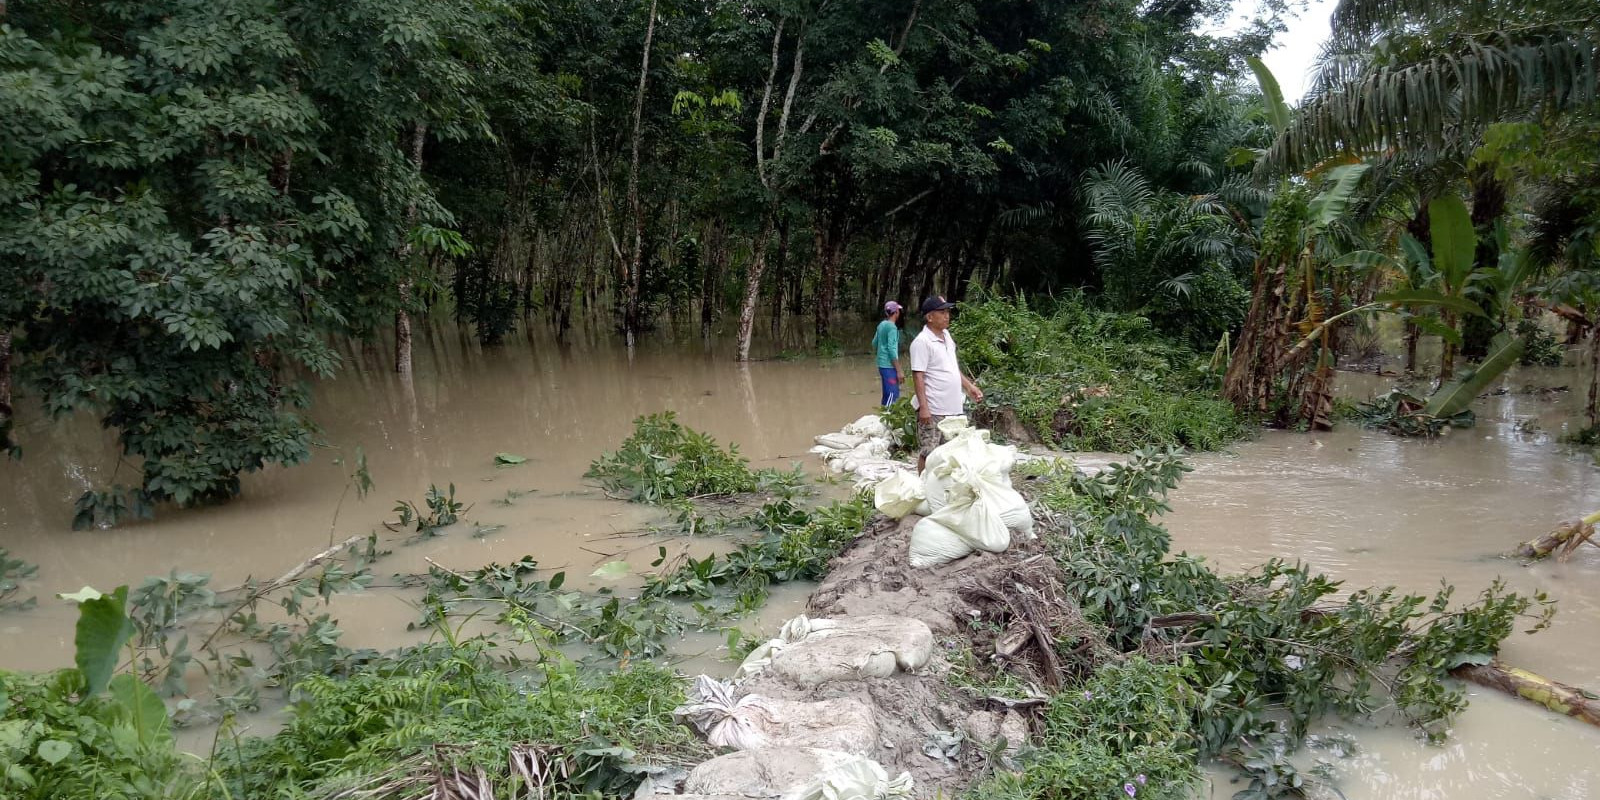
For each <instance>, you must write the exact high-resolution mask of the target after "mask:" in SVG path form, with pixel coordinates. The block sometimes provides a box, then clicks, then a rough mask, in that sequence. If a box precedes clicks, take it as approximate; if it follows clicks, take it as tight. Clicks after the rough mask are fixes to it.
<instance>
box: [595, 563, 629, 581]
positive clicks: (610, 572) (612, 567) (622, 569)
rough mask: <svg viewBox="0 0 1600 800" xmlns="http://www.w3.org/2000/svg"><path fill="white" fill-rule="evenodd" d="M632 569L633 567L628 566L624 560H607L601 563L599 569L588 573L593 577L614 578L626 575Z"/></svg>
mask: <svg viewBox="0 0 1600 800" xmlns="http://www.w3.org/2000/svg"><path fill="white" fill-rule="evenodd" d="M632 570H633V568H632V567H629V566H628V562H626V561H608V562H606V563H605V564H601V565H600V568H599V569H597V570H595V571H594V572H591V573H589V575H590V576H591V577H595V578H604V579H606V580H615V579H617V578H621V577H623V576H625V575H627V574H628V573H629V572H631V571H632Z"/></svg>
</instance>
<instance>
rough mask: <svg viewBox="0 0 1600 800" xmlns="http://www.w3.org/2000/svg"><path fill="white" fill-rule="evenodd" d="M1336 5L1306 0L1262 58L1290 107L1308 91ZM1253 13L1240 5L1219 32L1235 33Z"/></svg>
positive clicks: (1334, 0)
mask: <svg viewBox="0 0 1600 800" xmlns="http://www.w3.org/2000/svg"><path fill="white" fill-rule="evenodd" d="M1338 4H1339V3H1338V0H1308V2H1307V3H1306V8H1305V10H1304V11H1302V12H1300V14H1299V15H1298V16H1295V17H1291V18H1289V19H1288V20H1286V21H1285V27H1287V28H1288V30H1286V31H1284V32H1283V33H1281V34H1278V37H1277V39H1276V40H1275V41H1274V42H1273V44H1272V48H1271V49H1269V50H1268V51H1267V53H1266V55H1264V56H1262V58H1261V60H1262V62H1264V63H1265V64H1266V65H1267V69H1270V70H1272V74H1273V76H1274V77H1276V78H1277V79H1278V87H1279V88H1281V89H1283V99H1284V100H1285V101H1287V102H1288V103H1289V105H1291V106H1297V105H1299V104H1300V99H1301V98H1303V97H1305V94H1306V90H1307V89H1309V88H1311V77H1312V75H1311V68H1312V65H1313V64H1314V63H1316V60H1317V53H1319V52H1321V51H1322V43H1323V42H1326V41H1327V40H1328V33H1329V23H1328V19H1329V17H1331V16H1333V9H1334V7H1335V6H1337V5H1338ZM1253 10H1254V6H1253V4H1250V3H1243V2H1241V3H1239V5H1238V7H1237V8H1236V9H1235V11H1234V13H1233V16H1232V17H1231V18H1230V19H1229V20H1228V21H1227V22H1226V23H1224V24H1223V25H1222V26H1221V28H1222V30H1224V31H1233V30H1237V29H1238V28H1240V27H1241V26H1243V25H1244V23H1245V22H1246V21H1247V20H1248V19H1249V17H1250V12H1251V11H1253Z"/></svg>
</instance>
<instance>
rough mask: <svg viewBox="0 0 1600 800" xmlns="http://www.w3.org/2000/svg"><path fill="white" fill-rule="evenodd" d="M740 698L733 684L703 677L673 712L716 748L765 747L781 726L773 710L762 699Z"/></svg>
mask: <svg viewBox="0 0 1600 800" xmlns="http://www.w3.org/2000/svg"><path fill="white" fill-rule="evenodd" d="M737 694H738V693H737V691H736V690H735V689H734V688H733V685H732V684H729V683H723V682H722V681H719V680H717V679H716V678H712V677H709V676H706V675H701V676H699V677H697V678H695V679H694V684H693V685H692V686H690V688H689V692H688V695H689V697H688V700H689V702H687V703H685V704H683V705H681V706H678V707H677V708H675V709H673V710H672V716H674V717H676V718H678V719H679V720H680V721H683V722H687V723H689V724H691V725H693V726H694V727H695V728H696V729H698V730H699V731H700V732H701V733H703V734H705V735H706V741H708V742H710V743H711V744H712V745H714V746H716V747H733V748H736V749H739V750H753V749H755V748H757V747H764V746H766V744H767V740H768V738H769V737H770V734H771V731H772V729H773V728H775V727H776V726H777V724H778V723H777V719H776V718H775V715H774V713H773V709H772V708H771V706H769V705H768V704H767V700H766V698H763V697H761V696H760V695H749V696H746V697H738V696H737Z"/></svg>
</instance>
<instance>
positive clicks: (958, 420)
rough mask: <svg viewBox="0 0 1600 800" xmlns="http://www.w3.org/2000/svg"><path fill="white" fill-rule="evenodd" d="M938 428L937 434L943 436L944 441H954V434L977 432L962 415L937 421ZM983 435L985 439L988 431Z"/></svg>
mask: <svg viewBox="0 0 1600 800" xmlns="http://www.w3.org/2000/svg"><path fill="white" fill-rule="evenodd" d="M938 427H939V433H941V434H943V435H944V438H945V439H954V438H955V437H956V434H958V433H961V432H962V431H965V430H977V429H976V428H973V427H972V425H971V423H968V422H967V418H966V416H964V415H957V416H954V417H945V418H944V419H941V420H939V423H938ZM984 435H985V437H987V436H988V431H985V432H984Z"/></svg>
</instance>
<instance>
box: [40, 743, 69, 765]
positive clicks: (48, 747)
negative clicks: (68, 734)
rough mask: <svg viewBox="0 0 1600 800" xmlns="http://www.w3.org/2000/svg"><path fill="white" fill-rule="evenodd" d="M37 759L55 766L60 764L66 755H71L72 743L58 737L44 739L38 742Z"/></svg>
mask: <svg viewBox="0 0 1600 800" xmlns="http://www.w3.org/2000/svg"><path fill="white" fill-rule="evenodd" d="M38 752H39V760H40V761H43V762H44V763H46V764H49V765H51V766H55V765H56V764H60V763H61V762H62V760H63V759H65V758H66V757H67V756H70V755H72V745H70V744H67V743H66V742H63V741H61V740H60V739H46V740H44V741H42V742H40V743H39V751H38Z"/></svg>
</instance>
